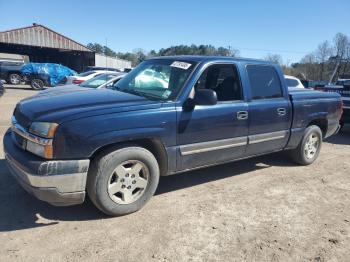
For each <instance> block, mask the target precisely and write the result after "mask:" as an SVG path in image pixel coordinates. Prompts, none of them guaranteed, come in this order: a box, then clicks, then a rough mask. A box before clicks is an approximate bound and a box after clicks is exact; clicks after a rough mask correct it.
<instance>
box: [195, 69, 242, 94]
mask: <svg viewBox="0 0 350 262" xmlns="http://www.w3.org/2000/svg"><path fill="white" fill-rule="evenodd" d="M200 88H206V89H212V90H214V91H215V92H216V95H217V97H218V101H234V100H242V97H243V96H242V87H241V82H240V79H239V76H238V72H237V68H236V66H235V65H226V64H222V65H212V66H209V67H208V68H207V69H206V70H205V71H204V72H203V73H202V75H201V76H200V78H199V79H198V81H197V83H196V85H195V90H197V89H200Z"/></svg>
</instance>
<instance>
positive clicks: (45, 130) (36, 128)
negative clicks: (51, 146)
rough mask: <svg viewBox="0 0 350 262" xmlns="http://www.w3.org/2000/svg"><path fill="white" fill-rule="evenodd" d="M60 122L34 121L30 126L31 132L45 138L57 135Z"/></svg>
mask: <svg viewBox="0 0 350 262" xmlns="http://www.w3.org/2000/svg"><path fill="white" fill-rule="evenodd" d="M57 127H58V124H56V123H48V122H33V123H32V124H31V126H30V128H29V132H30V133H32V134H35V135H38V136H41V137H45V138H53V137H54V136H55V132H56V129H57Z"/></svg>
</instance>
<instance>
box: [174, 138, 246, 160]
mask: <svg viewBox="0 0 350 262" xmlns="http://www.w3.org/2000/svg"><path fill="white" fill-rule="evenodd" d="M247 143H248V137H235V138H229V139H221V140H216V141H209V142H202V143H195V144H189V145H183V146H180V152H181V155H182V156H187V155H192V154H197V153H204V152H209V151H214V150H220V149H225V148H232V147H239V146H245V145H247Z"/></svg>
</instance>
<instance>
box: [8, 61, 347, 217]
mask: <svg viewBox="0 0 350 262" xmlns="http://www.w3.org/2000/svg"><path fill="white" fill-rule="evenodd" d="M341 114H342V102H341V98H340V96H339V95H338V94H335V93H325V92H318V91H313V90H301V89H299V90H289V91H288V88H287V87H286V83H285V79H284V77H283V73H282V71H281V68H280V67H279V66H278V65H275V64H272V63H269V62H265V61H258V60H249V59H235V58H225V57H201V56H175V57H162V58H154V59H150V60H147V61H145V62H143V63H141V64H140V65H138V66H137V67H136V68H135V69H133V70H132V71H131V72H130V73H129V74H127V75H126V76H125V77H124V78H123V79H122V80H120V81H118V82H117V83H115V84H114V85H113V86H111V87H109V88H108V89H99V90H95V89H89V88H82V87H77V88H69V89H67V88H64V87H57V88H52V89H50V90H46V91H43V92H41V93H39V94H38V95H36V96H33V97H30V98H27V99H24V100H22V101H21V102H19V103H18V104H17V106H16V109H15V111H14V114H13V118H12V127H11V128H10V129H9V130H8V132H7V133H6V135H5V136H4V150H5V157H6V160H7V163H8V167H9V169H10V171H11V173H12V174H13V175H14V177H15V178H16V179H17V180H18V182H19V183H20V184H21V185H22V186H23V188H25V189H26V190H27V191H28V192H30V193H32V194H33V195H35V196H36V197H37V198H38V199H41V200H43V201H46V202H49V203H51V204H53V205H73V204H79V203H82V202H83V201H84V199H85V195H86V192H87V194H88V195H89V197H90V198H91V200H92V202H93V203H94V204H95V205H96V206H97V207H98V208H99V209H100V210H101V211H103V212H104V213H106V214H108V215H123V214H128V213H131V212H134V211H137V210H139V209H141V208H142V207H143V206H144V205H145V203H146V202H147V201H149V200H150V198H151V197H152V195H153V194H154V193H155V191H156V189H157V185H158V181H159V177H160V176H166V175H171V174H175V173H179V172H184V171H189V170H193V169H197V168H202V167H207V166H211V165H217V164H221V163H225V162H230V161H234V160H238V159H243V158H249V157H253V156H257V155H262V154H268V153H271V152H276V151H281V150H286V151H288V152H289V153H290V155H291V156H292V158H293V159H294V160H295V161H296V162H297V163H299V164H301V165H308V164H311V163H312V162H314V161H315V159H316V158H317V157H318V155H319V152H320V149H321V144H322V140H323V139H324V138H326V137H328V136H331V135H333V134H335V133H336V132H337V131H338V128H339V120H340V117H341Z"/></svg>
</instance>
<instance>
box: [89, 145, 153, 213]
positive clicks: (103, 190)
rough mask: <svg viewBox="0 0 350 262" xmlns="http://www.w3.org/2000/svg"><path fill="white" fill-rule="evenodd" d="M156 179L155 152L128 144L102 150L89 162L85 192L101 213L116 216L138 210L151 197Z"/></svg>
mask: <svg viewBox="0 0 350 262" xmlns="http://www.w3.org/2000/svg"><path fill="white" fill-rule="evenodd" d="M158 181H159V166H158V163H157V160H156V158H155V157H154V155H153V154H152V153H151V152H150V151H148V150H146V149H144V148H141V147H138V146H130V147H123V148H116V149H115V150H113V151H108V152H105V153H104V154H102V155H100V156H98V157H97V158H96V159H95V160H94V161H93V162H92V165H91V168H90V171H89V174H88V181H87V191H88V194H89V197H90V198H91V200H92V202H93V203H94V204H95V205H96V206H97V207H98V208H99V209H100V210H101V211H102V212H104V213H105V214H107V215H112V216H118V215H125V214H129V213H132V212H135V211H137V210H139V209H141V208H142V207H143V206H144V205H145V204H146V203H147V202H148V201H149V199H150V198H151V197H152V196H153V194H154V192H155V191H156V189H157V186H158Z"/></svg>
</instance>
